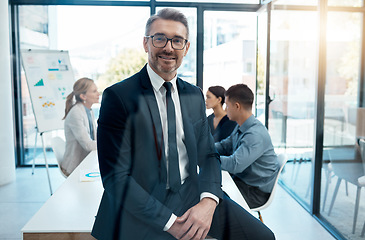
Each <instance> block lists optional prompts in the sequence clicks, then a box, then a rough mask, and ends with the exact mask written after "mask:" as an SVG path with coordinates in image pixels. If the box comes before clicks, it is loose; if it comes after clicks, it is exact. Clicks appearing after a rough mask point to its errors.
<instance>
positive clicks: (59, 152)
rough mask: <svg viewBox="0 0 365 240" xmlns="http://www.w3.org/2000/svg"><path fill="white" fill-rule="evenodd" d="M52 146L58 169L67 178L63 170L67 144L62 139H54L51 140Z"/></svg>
mask: <svg viewBox="0 0 365 240" xmlns="http://www.w3.org/2000/svg"><path fill="white" fill-rule="evenodd" d="M51 146H52V149H53V152H54V154H55V156H56V159H57V164H58V167H59V169H60V171H61V173H62V175H63V176H65V175H64V173H63V172H62V170H61V163H62V160H63V155H64V153H65V148H66V143H65V141H64V140H63V139H62V138H60V137H54V138H52V140H51ZM65 177H66V176H65Z"/></svg>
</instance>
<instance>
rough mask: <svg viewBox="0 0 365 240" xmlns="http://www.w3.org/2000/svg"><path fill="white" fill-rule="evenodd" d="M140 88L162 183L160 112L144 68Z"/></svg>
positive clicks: (162, 160)
mask: <svg viewBox="0 0 365 240" xmlns="http://www.w3.org/2000/svg"><path fill="white" fill-rule="evenodd" d="M140 73H141V78H140V79H141V86H142V94H143V96H144V98H145V100H146V103H147V106H148V109H149V114H150V116H151V119H152V125H153V128H154V129H153V132H154V135H155V136H154V137H155V144H156V152H157V158H158V161H159V162H160V166H161V168H160V171H161V174H160V176H161V177H162V179H164V181H166V177H167V176H166V172H167V170H166V158H165V150H164V149H165V148H164V142H163V132H162V125H161V117H160V111H159V110H158V105H157V101H156V97H155V93H154V91H153V87H152V84H151V81H150V78H149V76H148V73H147V68H146V66H145V67H144V68H143V69H142V70H141V72H140Z"/></svg>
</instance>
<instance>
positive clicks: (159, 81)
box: [147, 64, 177, 92]
mask: <svg viewBox="0 0 365 240" xmlns="http://www.w3.org/2000/svg"><path fill="white" fill-rule="evenodd" d="M147 73H148V76H149V77H150V80H151V84H152V87H153V88H154V89H155V91H157V92H158V91H160V89H161V87H162V85H163V84H164V82H165V80H163V78H162V77H160V76H159V75H158V74H157V73H155V71H153V69H152V68H151V67H150V65H149V64H147ZM176 79H177V75H176V76H175V77H174V78H173V79H171V81H170V83H172V92H175V89H177V88H176ZM164 89H165V88H164Z"/></svg>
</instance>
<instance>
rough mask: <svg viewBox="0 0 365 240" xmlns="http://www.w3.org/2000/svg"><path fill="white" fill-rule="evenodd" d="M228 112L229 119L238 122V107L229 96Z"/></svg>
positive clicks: (227, 101) (227, 99)
mask: <svg viewBox="0 0 365 240" xmlns="http://www.w3.org/2000/svg"><path fill="white" fill-rule="evenodd" d="M226 111H227V117H228V118H229V120H231V121H236V118H235V116H236V112H237V106H236V104H235V103H232V102H231V100H230V99H229V97H228V96H226Z"/></svg>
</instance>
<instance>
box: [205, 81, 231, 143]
mask: <svg viewBox="0 0 365 240" xmlns="http://www.w3.org/2000/svg"><path fill="white" fill-rule="evenodd" d="M225 92H226V90H225V89H224V87H221V86H213V87H210V88H208V91H207V94H206V100H205V106H206V107H207V109H210V108H212V109H213V113H212V114H211V115H209V116H208V125H209V127H210V131H211V133H212V135H213V137H214V141H215V142H220V141H221V140H223V139H225V138H227V137H228V136H229V135H231V133H232V131H233V129H234V128H235V127H236V126H237V123H236V122H234V121H231V120H229V119H228V117H227V113H226V111H225V110H224V109H223V104H224V99H225V97H224V94H225Z"/></svg>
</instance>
